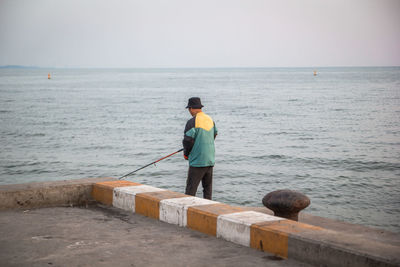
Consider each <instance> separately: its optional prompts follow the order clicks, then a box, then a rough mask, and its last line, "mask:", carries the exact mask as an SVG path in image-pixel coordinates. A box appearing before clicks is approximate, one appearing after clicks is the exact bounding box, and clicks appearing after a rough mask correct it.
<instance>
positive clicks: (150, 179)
mask: <svg viewBox="0 0 400 267" xmlns="http://www.w3.org/2000/svg"><path fill="white" fill-rule="evenodd" d="M314 70H315V71H316V74H317V75H314ZM48 74H50V75H51V79H48ZM193 96H198V97H200V98H201V100H202V103H203V105H204V109H203V110H204V112H205V113H207V114H208V115H210V116H211V117H212V118H213V119H214V121H215V123H216V126H217V128H218V133H219V134H218V136H217V139H216V140H215V146H216V164H215V167H214V178H213V179H214V180H213V199H214V200H216V201H221V202H224V203H228V204H231V205H244V206H262V202H261V200H262V198H263V197H264V196H265V195H266V194H268V193H269V192H272V191H275V190H279V189H291V190H296V191H299V192H301V193H303V194H305V195H307V196H308V197H309V198H310V200H311V204H310V206H309V207H308V208H306V209H305V210H304V212H307V213H310V214H313V215H318V216H323V217H328V218H332V219H337V220H342V221H346V222H350V223H356V224H362V225H366V226H371V227H376V228H380V229H383V230H388V231H392V232H396V233H400V67H346V68H342V67H335V68H317V69H314V68H215V69H212V68H200V69H195V68H193V69H46V68H2V69H0V147H1V153H0V184H1V185H4V184H19V183H28V182H40V181H53V180H54V181H55V180H69V179H78V178H89V177H116V178H118V177H120V176H123V175H125V174H127V173H129V172H131V171H133V170H135V169H138V168H140V167H141V166H144V165H146V164H149V163H151V162H153V161H156V160H157V159H159V158H162V157H164V156H166V155H168V154H170V153H173V152H175V151H177V150H179V149H180V148H182V138H183V132H184V127H185V124H186V121H187V120H188V119H190V114H189V112H188V111H187V110H186V109H185V107H186V105H187V100H188V98H190V97H193ZM187 169H188V162H187V161H185V160H184V158H183V155H182V154H181V153H178V154H175V155H173V156H171V157H169V158H167V159H165V160H163V161H160V162H158V163H157V164H155V165H150V166H149V167H147V168H144V169H142V170H140V171H138V172H136V173H135V174H134V175H132V176H130V177H127V180H130V181H135V182H139V183H144V184H148V185H152V186H156V187H160V188H166V189H170V190H173V191H177V192H184V190H185V185H186V177H187ZM198 196H199V197H201V196H202V188H201V185H200V186H199V189H198Z"/></svg>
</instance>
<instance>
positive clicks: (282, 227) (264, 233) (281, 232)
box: [250, 220, 322, 258]
mask: <svg viewBox="0 0 400 267" xmlns="http://www.w3.org/2000/svg"><path fill="white" fill-rule="evenodd" d="M321 229H322V228H320V227H317V226H313V225H309V224H304V223H299V222H295V221H291V220H281V221H272V222H260V223H255V224H253V225H251V227H250V247H252V248H256V249H259V250H262V251H267V252H269V253H273V254H275V255H278V256H280V257H282V258H287V257H288V240H289V238H290V235H291V234H295V233H301V232H304V231H314V230H315V231H318V230H321Z"/></svg>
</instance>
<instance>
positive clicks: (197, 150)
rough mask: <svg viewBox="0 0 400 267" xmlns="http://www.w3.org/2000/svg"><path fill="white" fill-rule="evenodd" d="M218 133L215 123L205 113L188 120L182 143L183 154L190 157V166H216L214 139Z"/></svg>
mask: <svg viewBox="0 0 400 267" xmlns="http://www.w3.org/2000/svg"><path fill="white" fill-rule="evenodd" d="M217 133H218V132H217V128H216V127H215V123H214V121H213V120H212V118H211V117H210V116H208V115H207V114H205V113H204V112H199V113H197V114H196V115H195V116H193V117H192V118H191V119H190V120H188V122H187V123H186V127H185V132H184V138H183V141H182V143H183V153H184V155H185V156H187V157H189V165H190V166H192V167H208V166H214V164H215V147H214V139H215V137H216V136H217Z"/></svg>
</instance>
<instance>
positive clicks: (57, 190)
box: [0, 177, 113, 210]
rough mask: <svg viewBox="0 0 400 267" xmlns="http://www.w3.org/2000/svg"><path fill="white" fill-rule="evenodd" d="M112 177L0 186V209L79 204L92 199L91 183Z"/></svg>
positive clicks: (108, 179)
mask: <svg viewBox="0 0 400 267" xmlns="http://www.w3.org/2000/svg"><path fill="white" fill-rule="evenodd" d="M110 180H113V178H108V177H106V178H87V179H75V180H65V181H54V182H38V183H27V184H17V185H2V186H0V210H6V209H31V208H40V207H51V206H64V205H81V204H85V203H88V202H90V201H94V200H93V198H92V197H91V193H92V187H93V184H95V183H98V182H102V181H110Z"/></svg>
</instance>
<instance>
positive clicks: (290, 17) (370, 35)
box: [0, 0, 400, 68]
mask: <svg viewBox="0 0 400 267" xmlns="http://www.w3.org/2000/svg"><path fill="white" fill-rule="evenodd" d="M0 65H36V66H44V67H139V68H140V67H298V66H304V67H315V66H399V65H400V0H198V1H194V0H141V1H138V0H132V1H128V0H126V1H116V0H112V1H110V0H106V1H104V0H35V1H31V0H26V1H21V0H0Z"/></svg>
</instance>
